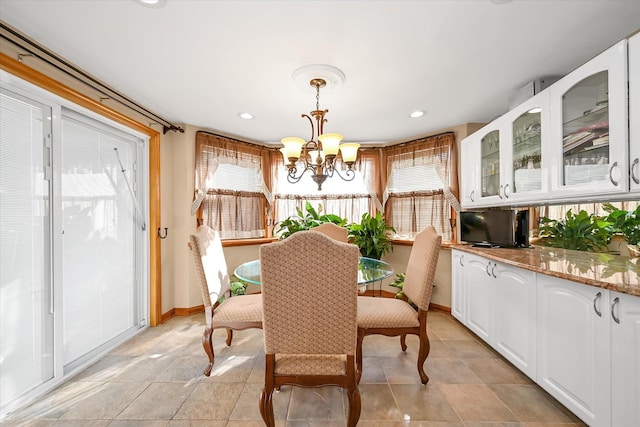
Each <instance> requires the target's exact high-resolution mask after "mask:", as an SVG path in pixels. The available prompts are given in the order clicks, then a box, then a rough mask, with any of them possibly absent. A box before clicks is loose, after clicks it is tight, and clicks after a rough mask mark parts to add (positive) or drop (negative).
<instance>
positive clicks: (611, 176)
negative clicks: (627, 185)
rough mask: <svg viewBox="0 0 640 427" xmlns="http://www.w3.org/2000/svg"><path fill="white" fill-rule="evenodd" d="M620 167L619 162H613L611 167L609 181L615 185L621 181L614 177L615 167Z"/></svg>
mask: <svg viewBox="0 0 640 427" xmlns="http://www.w3.org/2000/svg"><path fill="white" fill-rule="evenodd" d="M617 167H618V162H613V164H612V165H611V167H610V168H609V181H611V183H612V184H613V185H615V186H616V187H617V186H618V183H619V181H616V180H614V179H613V175H612V173H613V169H614V168H617Z"/></svg>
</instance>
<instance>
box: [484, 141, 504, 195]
mask: <svg viewBox="0 0 640 427" xmlns="http://www.w3.org/2000/svg"><path fill="white" fill-rule="evenodd" d="M480 168H481V171H482V175H481V183H482V192H481V195H482V197H483V198H486V197H493V196H500V197H502V194H500V192H501V184H500V131H499V130H497V129H496V130H492V131H491V132H489V133H487V134H486V135H484V136H483V137H482V138H481V139H480Z"/></svg>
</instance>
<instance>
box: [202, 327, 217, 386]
mask: <svg viewBox="0 0 640 427" xmlns="http://www.w3.org/2000/svg"><path fill="white" fill-rule="evenodd" d="M211 334H213V329H211V328H205V329H204V333H203V334H202V348H204V352H205V353H207V356H208V357H209V364H208V365H207V367H206V368H205V369H204V375H205V376H207V377H208V376H209V375H211V370H212V369H213V361H214V358H215V356H214V354H213V342H212V341H211Z"/></svg>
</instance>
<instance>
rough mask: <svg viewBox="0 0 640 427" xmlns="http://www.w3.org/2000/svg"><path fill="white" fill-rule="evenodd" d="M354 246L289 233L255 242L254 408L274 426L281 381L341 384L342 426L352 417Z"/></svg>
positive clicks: (356, 402) (356, 414) (356, 413)
mask: <svg viewBox="0 0 640 427" xmlns="http://www.w3.org/2000/svg"><path fill="white" fill-rule="evenodd" d="M358 257H359V250H358V247H357V246H355V245H352V244H349V243H342V242H338V241H336V240H334V239H332V238H330V237H328V236H326V235H323V234H322V233H314V232H309V231H300V232H297V233H295V234H293V235H291V236H289V237H288V238H286V239H285V240H282V241H279V242H275V243H271V244H266V245H262V247H261V248H260V259H261V261H260V262H261V272H262V304H263V328H264V348H265V353H266V365H265V382H264V389H263V391H262V394H261V396H260V414H261V415H262V419H263V420H264V422H265V423H266V425H267V426H273V425H274V414H273V401H272V394H273V391H274V389H280V387H281V386H284V385H296V386H302V387H320V386H324V385H333V386H338V387H341V388H343V389H346V390H347V397H348V401H349V409H348V414H347V425H348V426H355V425H356V424H357V422H358V419H359V418H360V405H361V402H360V391H359V389H358V384H357V381H356V356H355V354H356V335H357V323H356V321H357V315H356V310H357V296H358V295H357V292H358V291H357V286H356V282H357V276H358Z"/></svg>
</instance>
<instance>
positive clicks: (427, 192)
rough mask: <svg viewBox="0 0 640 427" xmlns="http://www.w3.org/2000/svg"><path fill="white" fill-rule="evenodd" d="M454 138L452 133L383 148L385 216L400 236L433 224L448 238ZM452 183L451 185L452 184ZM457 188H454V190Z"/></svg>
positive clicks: (454, 182)
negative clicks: (385, 173)
mask: <svg viewBox="0 0 640 427" xmlns="http://www.w3.org/2000/svg"><path fill="white" fill-rule="evenodd" d="M453 153H455V138H454V136H453V134H452V133H448V134H444V135H439V136H435V137H429V138H425V139H421V140H417V141H413V142H410V143H406V144H402V145H400V146H394V147H389V148H386V149H385V150H384V154H385V158H386V167H387V185H386V189H385V197H384V200H385V218H386V219H387V221H388V222H389V223H390V224H391V225H392V226H393V227H394V228H395V229H396V237H397V238H399V239H412V238H413V237H414V236H415V234H416V233H417V232H419V231H420V230H422V229H424V228H425V227H427V226H428V225H433V226H434V227H435V228H436V230H437V231H438V233H440V234H441V235H442V238H443V240H445V241H446V240H451V236H452V233H451V222H450V219H452V215H453V213H452V209H451V204H450V203H451V201H452V200H453V199H455V197H452V195H453V192H452V189H454V188H455V189H457V176H456V172H455V170H453V171H452V166H451V165H455V161H456V160H455V158H452V157H453V156H452V154H453ZM452 184H453V185H452ZM456 191H457V190H456Z"/></svg>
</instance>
